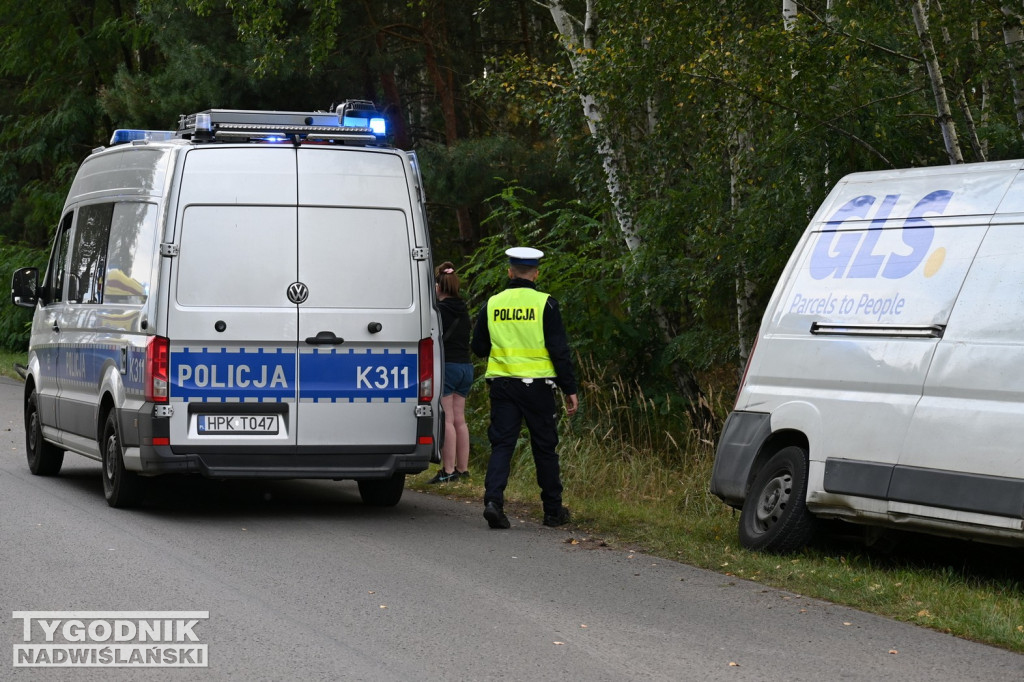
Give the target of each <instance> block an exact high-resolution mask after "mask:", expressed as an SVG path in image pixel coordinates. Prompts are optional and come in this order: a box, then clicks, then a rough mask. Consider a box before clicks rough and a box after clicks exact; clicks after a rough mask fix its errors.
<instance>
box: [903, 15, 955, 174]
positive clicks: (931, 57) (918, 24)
mask: <svg viewBox="0 0 1024 682" xmlns="http://www.w3.org/2000/svg"><path fill="white" fill-rule="evenodd" d="M910 9H911V12H912V14H913V15H914V26H915V28H917V36H918V39H919V40H920V41H921V53H922V54H923V55H924V61H925V65H926V66H927V68H928V77H929V79H930V80H931V84H932V94H933V95H934V96H935V108H936V110H937V116H938V120H939V127H940V128H941V129H942V140H943V142H944V143H945V145H946V154H947V155H948V156H949V162H950V163H952V164H957V163H963V162H964V155H963V152H962V151H961V150H960V140H959V139H957V135H956V125H955V124H954V123H953V114H952V112H951V111H950V108H949V98H948V97H947V96H946V86H945V84H944V83H943V82H942V69H941V68H940V67H939V58H938V55H936V54H935V44H934V43H933V42H932V37H931V33H930V32H929V30H928V15H927V14H926V12H925V9H924V4H923V3H922V2H921V0H911V2H910Z"/></svg>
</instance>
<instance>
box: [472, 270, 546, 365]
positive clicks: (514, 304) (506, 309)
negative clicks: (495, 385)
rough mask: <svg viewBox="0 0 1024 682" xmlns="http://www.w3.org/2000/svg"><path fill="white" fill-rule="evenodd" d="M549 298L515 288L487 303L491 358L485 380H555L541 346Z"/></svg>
mask: <svg viewBox="0 0 1024 682" xmlns="http://www.w3.org/2000/svg"><path fill="white" fill-rule="evenodd" d="M548 296H549V295H548V294H545V293H542V292H540V291H537V290H536V289H531V288H530V287H516V288H512V289H506V290H505V291H503V292H501V293H500V294H496V295H494V296H491V298H490V300H488V301H487V331H488V332H489V333H490V336H491V354H490V356H489V357H488V358H487V372H486V374H484V376H485V377H487V378H494V377H522V378H545V377H554V376H555V366H554V364H552V362H551V355H550V354H548V349H547V347H546V346H545V345H544V306H545V305H546V304H547V301H548Z"/></svg>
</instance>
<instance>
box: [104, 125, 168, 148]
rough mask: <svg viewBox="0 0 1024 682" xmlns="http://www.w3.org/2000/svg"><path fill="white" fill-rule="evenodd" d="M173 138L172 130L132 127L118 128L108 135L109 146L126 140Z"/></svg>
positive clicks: (157, 140)
mask: <svg viewBox="0 0 1024 682" xmlns="http://www.w3.org/2000/svg"><path fill="white" fill-rule="evenodd" d="M173 139H174V131H173V130H138V129H134V128H118V129H117V130H115V131H114V134H113V135H111V136H110V146H111V147H113V146H115V145H119V144H125V143H127V142H137V141H139V140H145V141H146V142H164V141H166V140H173Z"/></svg>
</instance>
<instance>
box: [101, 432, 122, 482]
mask: <svg viewBox="0 0 1024 682" xmlns="http://www.w3.org/2000/svg"><path fill="white" fill-rule="evenodd" d="M117 456H118V452H117V437H116V436H114V435H113V434H111V435H110V436H108V437H107V451H106V453H105V457H104V458H103V473H104V474H106V476H107V480H108V481H110V482H113V481H114V472H115V470H116V468H117V463H116V460H115V459H114V458H115V457H117Z"/></svg>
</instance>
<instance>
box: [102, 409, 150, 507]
mask: <svg viewBox="0 0 1024 682" xmlns="http://www.w3.org/2000/svg"><path fill="white" fill-rule="evenodd" d="M99 445H100V454H101V455H102V456H103V496H104V497H105V498H107V504H109V505H110V506H111V507H117V508H119V509H123V508H125V507H132V506H134V505H136V504H138V502H139V499H140V498H141V496H142V480H141V478H140V477H139V475H138V474H136V473H135V472H133V471H128V470H127V469H125V468H124V450H123V448H122V447H121V432H120V430H119V429H118V426H117V415H116V414H115V412H114V410H111V411H110V412H109V413H108V414H107V421H106V423H105V424H104V426H103V440H101V441H100V444H99Z"/></svg>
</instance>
